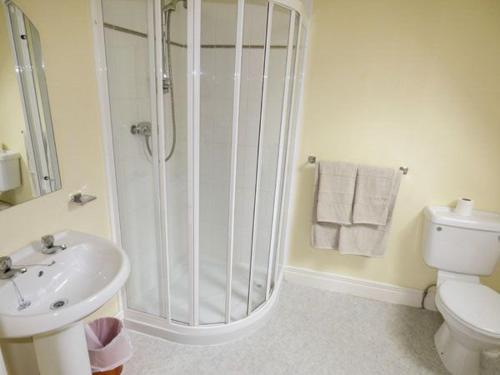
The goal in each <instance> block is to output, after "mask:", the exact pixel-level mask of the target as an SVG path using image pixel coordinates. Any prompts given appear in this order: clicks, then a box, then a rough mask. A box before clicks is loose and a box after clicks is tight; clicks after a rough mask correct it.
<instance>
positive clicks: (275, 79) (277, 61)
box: [250, 5, 291, 310]
mask: <svg viewBox="0 0 500 375" xmlns="http://www.w3.org/2000/svg"><path fill="white" fill-rule="evenodd" d="M290 18H291V11H290V10H289V9H287V8H284V7H281V6H278V5H274V7H273V11H272V28H271V39H270V48H269V51H268V53H269V61H268V67H267V88H266V92H265V93H264V94H265V97H264V99H263V100H264V101H265V102H264V103H263V108H264V112H263V114H262V115H263V119H262V122H261V128H260V133H261V134H260V137H261V138H262V141H261V147H262V148H261V149H259V154H260V155H259V157H260V158H261V159H262V161H261V164H260V170H258V171H257V173H259V174H260V181H259V184H258V185H257V186H256V190H257V191H258V199H257V200H256V202H255V206H256V208H255V214H256V220H255V227H254V231H255V234H254V242H255V243H254V244H253V246H254V252H255V254H254V257H255V260H254V263H253V270H252V272H253V277H252V285H251V288H252V292H251V293H252V301H250V303H251V306H250V307H251V310H255V308H257V307H258V306H259V305H261V304H262V303H263V302H264V301H265V300H266V288H267V271H268V262H269V256H270V254H269V250H270V246H271V233H272V222H273V208H274V196H275V189H276V181H277V175H278V173H279V171H278V154H279V148H280V133H281V131H286V129H285V128H283V129H282V127H281V116H282V111H283V99H284V95H285V80H286V69H287V50H288V35H289V29H290Z"/></svg>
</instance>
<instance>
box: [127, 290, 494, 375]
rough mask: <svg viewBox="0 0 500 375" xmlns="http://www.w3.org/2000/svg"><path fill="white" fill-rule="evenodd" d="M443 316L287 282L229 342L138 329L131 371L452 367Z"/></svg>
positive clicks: (489, 374) (425, 370) (490, 366)
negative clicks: (445, 352)
mask: <svg viewBox="0 0 500 375" xmlns="http://www.w3.org/2000/svg"><path fill="white" fill-rule="evenodd" d="M441 322H442V318H441V316H440V315H439V314H438V313H436V312H431V311H423V310H419V309H416V308H412V307H406V306H398V305H391V304H387V303H383V302H378V301H372V300H367V299H363V298H358V297H353V296H349V295H344V294H338V293H333V292H328V291H323V290H318V289H313V288H309V287H304V286H301V285H297V284H292V283H290V282H285V283H284V285H283V288H282V291H281V296H280V299H279V302H278V306H277V308H276V310H275V311H274V312H273V316H272V317H271V319H270V320H269V322H268V323H267V325H266V326H264V327H263V328H261V329H260V330H258V331H257V332H255V333H254V334H252V335H250V336H247V337H244V338H241V339H239V340H237V341H233V342H231V343H228V344H222V345H214V346H189V345H181V344H175V343H171V342H168V341H165V340H161V339H157V338H153V337H150V336H146V335H142V334H139V333H135V332H131V336H132V341H133V344H134V346H135V354H134V357H133V358H132V360H131V361H130V362H129V363H128V364H127V366H126V367H125V371H124V374H125V375H139V374H147V375H160V374H162V375H174V374H175V375H177V374H189V375H191V374H193V375H205V374H206V375H208V374H224V375H225V374H238V375H247V374H248V375H254V374H259V375H260V374H264V375H267V374H269V375H271V374H272V375H280V374H304V375H305V374H350V375H351V374H352V375H358V374H377V375H378V374H381V375H382V374H383V375H389V374H398V375H401V374H447V372H446V370H445V369H444V367H443V365H442V364H441V361H440V359H439V357H438V355H437V353H436V349H435V347H434V342H433V335H434V333H435V332H436V330H437V329H438V327H439V325H440V324H441ZM481 374H483V375H493V374H497V375H498V374H500V360H499V359H496V360H492V359H485V358H484V359H483V360H482V371H481Z"/></svg>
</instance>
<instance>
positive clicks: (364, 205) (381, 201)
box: [352, 166, 400, 225]
mask: <svg viewBox="0 0 500 375" xmlns="http://www.w3.org/2000/svg"><path fill="white" fill-rule="evenodd" d="M396 175H400V173H399V171H395V170H394V169H391V168H379V167H370V166H359V167H358V174H357V178H356V195H355V197H354V208H353V215H352V222H353V224H373V225H385V224H386V223H387V217H388V214H389V206H390V203H391V199H392V196H391V194H392V193H393V191H392V190H393V185H394V179H395V176H396ZM396 193H397V192H396Z"/></svg>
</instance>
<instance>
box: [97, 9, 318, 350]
mask: <svg viewBox="0 0 500 375" xmlns="http://www.w3.org/2000/svg"><path fill="white" fill-rule="evenodd" d="M90 1H91V7H92V8H91V10H92V23H93V25H92V26H93V37H94V51H95V61H96V71H97V79H98V90H99V99H100V105H101V124H102V130H103V144H104V151H105V152H104V156H105V166H106V177H107V182H108V201H109V212H110V217H111V227H112V237H113V240H114V241H115V242H116V243H118V244H120V245H121V238H122V237H121V234H120V218H119V212H118V208H119V203H118V191H117V180H116V176H117V175H116V170H115V158H114V149H113V139H112V125H111V111H110V100H109V99H110V96H109V88H108V77H107V63H106V51H105V44H104V27H103V13H102V5H101V1H102V0H90ZM147 1H148V7H153V9H160V6H161V0H147ZM191 1H192V4H193V6H190V7H188V16H187V23H188V25H187V38H188V40H189V41H191V42H190V43H187V56H188V72H192V73H191V74H188V95H187V115H188V118H187V126H188V139H189V140H192V141H191V142H188V171H190V173H189V174H188V175H189V184H188V186H189V194H188V197H189V199H190V202H189V207H190V210H189V211H190V213H189V215H190V216H189V217H190V220H189V224H190V225H189V229H190V232H189V234H190V235H189V240H190V243H189V249H190V251H189V254H190V258H189V266H190V267H189V269H190V271H191V272H190V277H191V286H190V288H191V292H192V293H191V296H192V303H191V304H190V311H191V313H190V322H189V323H190V325H184V324H179V323H176V322H174V321H172V319H171V314H170V303H169V277H168V272H169V267H168V261H169V259H168V238H167V233H168V232H167V229H168V223H167V217H166V212H167V210H168V207H167V192H166V187H165V186H164V185H165V177H166V165H165V163H164V162H159V161H160V160H165V157H166V147H165V132H166V129H165V126H166V125H165V121H164V118H165V114H164V110H163V91H162V90H163V89H162V85H163V82H162V80H163V71H162V67H163V64H162V53H163V51H162V46H161V44H160V43H159V42H157V41H158V40H161V37H159V36H160V35H161V32H162V30H161V14H160V13H161V12H159V11H153V10H152V9H150V11H148V14H149V15H150V16H149V17H150V19H149V22H148V24H149V26H148V27H149V28H150V29H149V30H148V34H149V33H152V34H153V35H155V38H148V43H149V47H150V48H149V49H148V50H149V61H150V77H154V82H151V89H150V91H151V92H150V94H151V113H152V114H154V116H152V119H151V120H152V121H151V123H152V131H153V132H156V133H157V134H158V142H151V143H152V148H153V155H154V156H155V157H153V158H152V160H153V163H154V168H153V171H154V179H153V181H154V185H155V194H158V197H159V201H160V205H161V208H162V209H161V210H160V215H161V217H159V218H158V219H159V222H160V223H161V224H162V231H161V233H160V236H161V244H162V251H161V252H160V254H158V256H159V260H160V262H159V277H160V282H159V290H158V293H159V295H160V311H161V312H165V316H156V315H152V314H148V313H145V312H141V311H137V310H134V309H131V308H129V307H128V306H127V298H126V291H125V289H123V290H122V291H121V293H120V296H119V302H120V306H121V308H122V312H123V317H124V320H125V324H126V325H127V326H129V327H131V328H133V329H135V330H137V331H140V332H143V333H146V334H151V335H154V336H158V337H163V338H166V339H169V340H172V341H176V342H181V343H188V344H214V343H219V342H224V341H228V340H231V339H235V338H238V337H241V335H244V334H247V333H249V332H252V331H253V330H255V329H257V328H258V327H259V326H261V325H262V324H264V323H265V322H266V321H267V318H269V316H270V314H269V312H270V311H271V310H272V308H273V307H274V306H275V303H276V300H277V298H278V295H279V290H280V285H281V281H282V278H283V272H282V270H281V272H280V266H279V264H280V259H279V257H280V256H281V257H284V258H285V259H286V256H287V253H288V247H289V246H288V245H289V244H288V242H289V235H288V231H287V230H286V228H287V227H288V225H289V222H290V215H288V212H289V211H290V210H291V209H290V208H289V203H290V202H291V197H292V195H293V191H291V190H292V188H291V185H292V184H293V181H294V180H295V176H294V175H295V173H294V169H292V168H290V166H291V165H294V164H295V162H294V161H295V154H296V152H295V149H296V146H295V144H296V142H295V139H296V135H297V133H298V129H299V128H300V117H301V107H302V100H301V98H302V86H303V79H300V80H298V77H299V76H303V71H304V65H306V59H305V57H304V56H301V53H302V54H304V55H305V54H306V52H307V51H306V46H307V30H308V26H309V19H308V15H307V12H306V10H305V7H304V4H303V3H302V1H300V0H269V1H268V17H269V18H268V20H270V21H269V22H268V24H267V30H266V35H267V37H266V45H265V51H266V52H265V59H268V58H269V57H268V55H269V52H268V50H269V48H270V36H269V35H270V28H271V26H272V10H273V7H274V5H275V4H276V5H279V6H281V7H284V8H287V9H290V10H291V11H295V12H291V14H290V30H289V37H290V36H291V35H293V31H294V30H293V29H294V27H295V23H294V17H300V19H299V22H298V27H299V31H298V34H297V42H296V46H295V49H296V53H295V55H294V56H293V57H294V61H293V64H292V61H291V58H292V55H293V54H292V50H293V49H294V46H293V41H290V39H289V45H288V47H287V54H286V80H285V86H284V94H283V106H284V107H283V108H282V114H281V116H282V120H281V121H282V124H281V126H280V128H282V127H283V118H284V117H287V119H288V127H289V132H288V139H287V142H286V144H282V143H281V142H280V146H279V156H278V157H279V159H278V166H280V165H282V168H283V172H282V174H281V173H278V175H277V181H276V185H277V186H279V184H281V183H282V182H281V180H280V179H281V176H282V179H283V180H284V183H283V185H282V186H283V188H282V189H281V191H280V189H276V191H275V199H274V203H273V204H274V206H275V209H274V210H273V220H272V226H273V228H272V232H271V233H272V234H271V241H274V239H276V236H277V237H278V238H277V245H276V246H271V249H270V256H269V265H268V273H267V281H268V282H267V286H266V288H267V289H266V293H265V298H266V299H265V301H264V303H262V304H261V305H260V306H259V307H257V308H256V309H255V310H253V311H250V308H251V307H250V305H251V303H250V302H249V303H248V309H249V311H248V315H247V316H246V317H245V318H243V319H240V320H236V321H231V315H230V309H231V282H232V277H231V274H232V264H233V259H232V257H233V250H234V238H233V235H232V234H233V228H234V212H235V209H234V204H235V173H236V157H237V152H238V142H237V140H238V131H237V130H238V115H239V103H240V88H241V85H240V84H241V82H240V73H241V66H242V45H243V21H244V19H243V18H244V4H245V2H244V0H238V1H237V8H238V13H237V14H238V16H237V24H236V46H235V74H234V76H235V79H234V97H233V118H232V145H231V179H230V187H231V188H230V207H231V209H230V211H229V215H230V218H229V221H230V228H231V230H230V231H229V233H230V235H229V239H228V242H229V244H228V245H229V247H228V248H229V249H230V250H229V251H228V252H227V263H226V275H227V277H226V301H225V321H224V323H221V324H202V325H200V324H199V321H198V317H199V311H198V307H199V305H198V303H199V289H198V285H199V279H198V277H199V243H198V241H199V234H198V231H199V227H198V225H199V217H198V214H199V197H200V191H199V183H198V181H197V179H198V178H199V150H200V144H199V140H200V134H199V131H200V127H199V124H200V54H201V48H200V47H201V40H200V39H201V38H200V32H201V30H200V29H201V0H191ZM151 15H153V16H152V17H151ZM303 33H305V36H306V37H305V38H303V37H302V34H303ZM302 42H304V45H301V44H302ZM301 51H302V52H301ZM266 55H267V56H266ZM301 58H302V59H303V60H302V61H303V64H302V65H301V66H299V65H300V64H299V63H298V62H299V60H300V59H301ZM267 64H268V63H267V60H266V61H265V63H264V70H265V67H266V66H267ZM292 67H293V72H292V71H291V70H292ZM299 69H301V71H299ZM266 74H267V73H266V72H264V76H263V93H262V97H263V98H265V95H266V81H267V76H266ZM289 90H292V91H291V94H292V95H290V98H289ZM287 98H289V100H287ZM287 103H289V105H290V106H291V110H289V109H288V108H287V107H286V106H287ZM294 103H296V105H297V109H296V110H295V111H294V110H293V106H294ZM264 111H265V106H264V105H263V106H262V107H261V108H260V116H261V117H262V116H263V113H264ZM281 133H283V131H281ZM282 136H283V135H280V138H281V137H282ZM259 139H260V137H259ZM283 153H285V154H286V158H284V159H283ZM259 159H261V157H259ZM258 162H259V163H260V162H261V160H259V161H258ZM257 186H258V185H257ZM258 190H259V189H257V192H256V194H258ZM255 200H257V197H256V198H255ZM279 204H281V210H280V213H279V215H280V217H277V212H278V211H277V210H276V207H277V205H279ZM254 215H255V216H256V214H254ZM254 220H255V217H254ZM272 243H273V242H271V244H272ZM280 244H281V245H280ZM281 246H282V247H283V251H282V254H280V253H279V249H280V247H281ZM274 251H278V253H277V254H276V260H275V264H274V267H275V269H274V272H273V271H272V270H271V267H272V262H273V258H274V254H273V253H274ZM253 259H254V251H252V261H253ZM251 264H252V263H251ZM132 267H134V265H133V264H132ZM250 275H252V271H250ZM272 275H273V276H274V288H273V290H272V291H271V290H270V286H271V283H270V279H271V276H272ZM251 277H252V276H250V281H249V294H250V293H251V290H252V289H253V287H252V280H251ZM228 291H229V292H228ZM248 300H249V301H251V296H250V295H249V297H248Z"/></svg>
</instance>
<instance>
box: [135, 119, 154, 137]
mask: <svg viewBox="0 0 500 375" xmlns="http://www.w3.org/2000/svg"><path fill="white" fill-rule="evenodd" d="M130 132H131V133H132V134H134V135H143V136H148V137H149V136H151V123H150V122H147V121H143V122H139V123H138V124H134V125H132V126H131V127H130Z"/></svg>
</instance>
